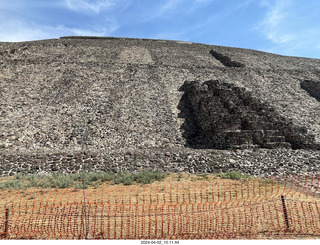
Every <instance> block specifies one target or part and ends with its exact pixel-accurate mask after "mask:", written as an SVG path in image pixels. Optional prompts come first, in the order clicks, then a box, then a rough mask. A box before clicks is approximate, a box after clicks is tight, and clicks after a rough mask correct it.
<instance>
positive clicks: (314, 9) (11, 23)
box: [0, 0, 320, 59]
mask: <svg viewBox="0 0 320 245" xmlns="http://www.w3.org/2000/svg"><path fill="white" fill-rule="evenodd" d="M78 35H80V36H112V37H130V38H150V39H165V40H180V41H188V42H197V43H204V44H212V45H220V46H229V47H239V48H248V49H255V50H261V51H266V52H271V53H276V54H281V55H289V56H299V57H308V58H317V59H320V1H319V0H0V41H2V42H19V41H32V40H41V39H51V38H59V37H61V36H78Z"/></svg>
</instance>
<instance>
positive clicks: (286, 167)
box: [0, 148, 320, 176]
mask: <svg viewBox="0 0 320 245" xmlns="http://www.w3.org/2000/svg"><path fill="white" fill-rule="evenodd" d="M319 167H320V151H314V150H288V149H284V148H278V149H265V148H255V149H243V150H236V151H221V150H214V149H191V148H185V149H181V148H176V149H167V150H166V151H163V150H159V149H152V150H128V151H113V152H86V151H79V152H74V153H71V152H68V153H64V152H54V153H53V152H52V153H50V152H38V153H19V154H15V152H6V153H5V152H2V157H1V159H0V176H10V175H15V174H17V173H26V174H37V175H39V176H40V175H47V174H50V173H54V172H60V173H77V172H79V171H82V169H83V168H84V171H86V172H96V171H107V172H116V173H121V172H139V171H160V172H174V173H175V172H189V173H219V172H226V171H240V172H242V173H246V174H250V175H254V176H270V175H281V174H297V173H308V172H317V171H319Z"/></svg>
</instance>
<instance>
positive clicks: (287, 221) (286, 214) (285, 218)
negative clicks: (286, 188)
mask: <svg viewBox="0 0 320 245" xmlns="http://www.w3.org/2000/svg"><path fill="white" fill-rule="evenodd" d="M281 201H282V207H283V214H284V221H285V223H286V226H287V230H288V229H289V227H290V226H289V219H288V213H287V208H286V203H285V201H284V196H283V195H281Z"/></svg>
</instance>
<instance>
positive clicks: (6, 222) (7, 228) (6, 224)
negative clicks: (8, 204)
mask: <svg viewBox="0 0 320 245" xmlns="http://www.w3.org/2000/svg"><path fill="white" fill-rule="evenodd" d="M8 230H9V208H6V221H5V223H4V238H6V237H7V235H8Z"/></svg>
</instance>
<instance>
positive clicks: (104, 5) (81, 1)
mask: <svg viewBox="0 0 320 245" xmlns="http://www.w3.org/2000/svg"><path fill="white" fill-rule="evenodd" d="M65 4H66V6H67V7H68V8H69V9H71V10H73V11H77V12H88V11H90V12H94V13H97V14H98V13H100V12H102V11H105V10H109V9H111V8H112V7H114V6H115V5H116V4H115V1H114V0H95V1H89V0H65Z"/></svg>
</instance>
